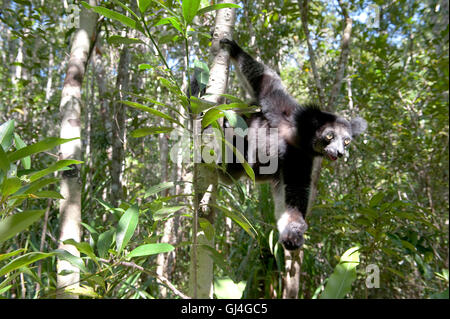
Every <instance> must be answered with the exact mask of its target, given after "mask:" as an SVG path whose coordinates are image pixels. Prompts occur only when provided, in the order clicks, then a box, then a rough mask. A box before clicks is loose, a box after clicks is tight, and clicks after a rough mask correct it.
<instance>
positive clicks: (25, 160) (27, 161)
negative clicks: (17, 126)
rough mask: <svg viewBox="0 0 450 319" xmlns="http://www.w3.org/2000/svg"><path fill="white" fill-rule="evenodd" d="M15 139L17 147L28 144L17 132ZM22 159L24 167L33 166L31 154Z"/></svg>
mask: <svg viewBox="0 0 450 319" xmlns="http://www.w3.org/2000/svg"><path fill="white" fill-rule="evenodd" d="M14 141H15V143H16V149H18V150H20V149H21V148H24V147H26V146H27V144H25V142H24V141H22V139H21V138H20V136H19V135H18V134H17V133H14ZM20 161H21V162H22V165H23V168H25V169H30V168H31V158H30V157H29V156H27V157H24V158H22V159H21V160H20Z"/></svg>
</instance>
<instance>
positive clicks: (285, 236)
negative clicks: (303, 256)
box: [280, 221, 307, 250]
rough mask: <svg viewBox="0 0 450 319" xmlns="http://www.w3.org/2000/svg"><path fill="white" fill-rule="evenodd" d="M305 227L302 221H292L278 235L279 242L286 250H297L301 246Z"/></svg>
mask: <svg viewBox="0 0 450 319" xmlns="http://www.w3.org/2000/svg"><path fill="white" fill-rule="evenodd" d="M306 229H307V226H306V223H305V222H304V221H292V222H290V223H289V224H287V226H286V227H285V229H284V230H283V232H282V233H281V234H280V241H281V243H282V244H283V246H284V248H285V249H287V250H297V249H299V248H301V247H302V246H303V243H304V238H303V234H304V233H305V232H306Z"/></svg>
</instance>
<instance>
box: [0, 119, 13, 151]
mask: <svg viewBox="0 0 450 319" xmlns="http://www.w3.org/2000/svg"><path fill="white" fill-rule="evenodd" d="M13 133H14V120H9V121H7V122H5V123H3V124H2V125H0V146H1V147H3V149H4V150H5V151H7V150H8V149H9V148H10V147H11V145H12V140H13Z"/></svg>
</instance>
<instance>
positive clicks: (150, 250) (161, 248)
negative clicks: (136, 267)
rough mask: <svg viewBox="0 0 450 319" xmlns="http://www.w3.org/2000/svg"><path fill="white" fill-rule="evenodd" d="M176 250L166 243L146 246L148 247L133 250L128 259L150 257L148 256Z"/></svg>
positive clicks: (143, 246)
mask: <svg viewBox="0 0 450 319" xmlns="http://www.w3.org/2000/svg"><path fill="white" fill-rule="evenodd" d="M174 249H175V247H173V246H172V245H170V244H166V243H158V244H146V245H142V246H138V247H136V248H135V249H133V250H132V251H131V252H130V253H129V254H128V255H127V257H128V258H132V257H139V256H148V255H155V254H161V253H167V252H169V251H172V250H174Z"/></svg>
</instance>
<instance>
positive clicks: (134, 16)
mask: <svg viewBox="0 0 450 319" xmlns="http://www.w3.org/2000/svg"><path fill="white" fill-rule="evenodd" d="M448 18H449V8H448V1H447V0H427V1H413V0H398V1H369V0H350V1H340V0H333V1H319V0H314V1H308V0H297V1H288V0H285V1H282V0H267V1H266V0H265V1H248V0H243V1H234V0H227V1H207V0H201V1H200V0H183V1H174V0H166V1H163V0H145V1H144V0H142V1H134V0H133V1H118V0H107V1H97V0H87V1H70V0H63V1H58V0H54V1H44V0H20V1H19V0H1V1H0V39H1V41H0V209H1V211H0V298H6V299H13V298H36V299H48V298H108V299H109V298H129V299H138V298H142V299H160V298H169V299H170V298H176V299H181V298H182V299H184V298H218V299H222V298H238V299H240V298H242V299H257V298H266V299H285V298H301V299H316V298H327V299H328V298H351V299H359V298H395V299H405V298H421V299H429V298H431V299H435V298H448V292H449V290H448V285H449V277H448V267H449V266H448V262H449V248H448V241H449V148H448V146H449V95H448V93H449V91H448V90H449V82H448V79H449V66H448V62H449V61H448V59H449V24H448ZM223 37H230V38H232V39H234V40H235V41H236V42H237V43H239V45H240V46H241V47H242V48H244V49H245V51H247V52H248V53H249V54H250V55H251V56H252V57H254V58H256V59H258V61H260V62H263V63H264V64H266V65H267V66H270V68H272V69H273V70H274V71H275V72H276V73H277V74H279V76H280V77H281V79H282V81H283V83H284V85H285V87H286V89H287V91H288V92H289V93H290V94H291V95H292V96H293V97H294V98H295V99H296V100H297V101H298V102H299V103H305V104H306V103H316V104H318V105H320V106H321V107H322V108H323V109H324V110H327V111H331V112H336V113H337V114H339V115H341V116H343V117H345V118H348V119H350V118H354V117H356V116H360V117H362V118H364V119H365V120H366V121H367V123H368V129H367V131H366V132H364V133H363V134H362V136H360V137H359V138H358V139H355V141H354V142H352V144H350V145H349V151H348V154H347V155H346V156H344V157H343V158H341V159H340V160H338V161H330V160H327V159H326V158H325V159H323V160H320V161H316V162H315V163H314V170H313V173H312V175H311V177H312V183H311V187H310V191H311V194H310V197H309V206H308V214H307V221H308V229H307V232H306V233H305V237H304V245H303V247H302V249H301V250H299V251H296V252H289V251H286V250H285V249H284V248H283V246H282V245H281V243H280V242H279V241H278V238H279V234H278V231H277V226H276V220H275V217H274V206H275V203H274V200H273V198H272V194H271V187H270V185H269V184H268V183H255V172H254V171H253V169H252V168H251V167H250V165H249V164H248V163H247V162H246V161H243V163H242V166H243V168H244V170H245V175H246V176H245V178H242V179H240V180H234V181H233V182H232V183H231V184H228V185H227V184H225V183H222V182H221V181H219V180H218V178H217V176H218V175H219V174H218V170H223V168H224V166H223V163H218V164H217V163H214V162H212V163H211V162H209V163H206V162H205V161H204V160H203V161H195V154H196V151H199V152H200V153H201V150H202V149H200V148H199V149H197V150H196V149H195V143H196V142H195V141H199V143H204V141H202V140H201V138H200V137H201V133H202V130H204V129H206V128H208V127H213V128H217V129H218V132H219V133H218V135H219V136H221V135H220V134H221V133H220V132H223V131H222V126H223V122H224V120H226V121H227V122H228V123H229V124H230V125H231V126H232V127H234V128H241V129H246V128H247V124H246V119H247V118H248V117H249V116H251V114H253V113H256V112H260V109H258V106H257V105H256V106H255V105H252V104H251V103H250V102H251V101H250V100H251V98H250V96H249V94H248V91H246V89H245V85H243V84H244V83H243V81H242V79H241V78H239V76H238V75H237V74H236V67H235V66H233V65H231V64H230V61H229V55H228V53H227V52H226V51H224V48H223V47H221V46H220V44H219V40H220V39H221V38H223ZM197 86H198V87H197ZM195 89H199V90H200V91H203V92H204V95H203V96H201V97H200V96H197V97H195V96H191V95H193V94H191V93H193V92H194V90H195ZM197 124H198V125H197ZM203 146H204V145H203ZM208 152H209V153H208ZM208 152H207V153H208V155H210V156H213V157H214V156H216V154H215V153H214V151H213V150H211V151H208ZM236 156H237V157H239V155H238V154H237V155H236Z"/></svg>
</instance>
